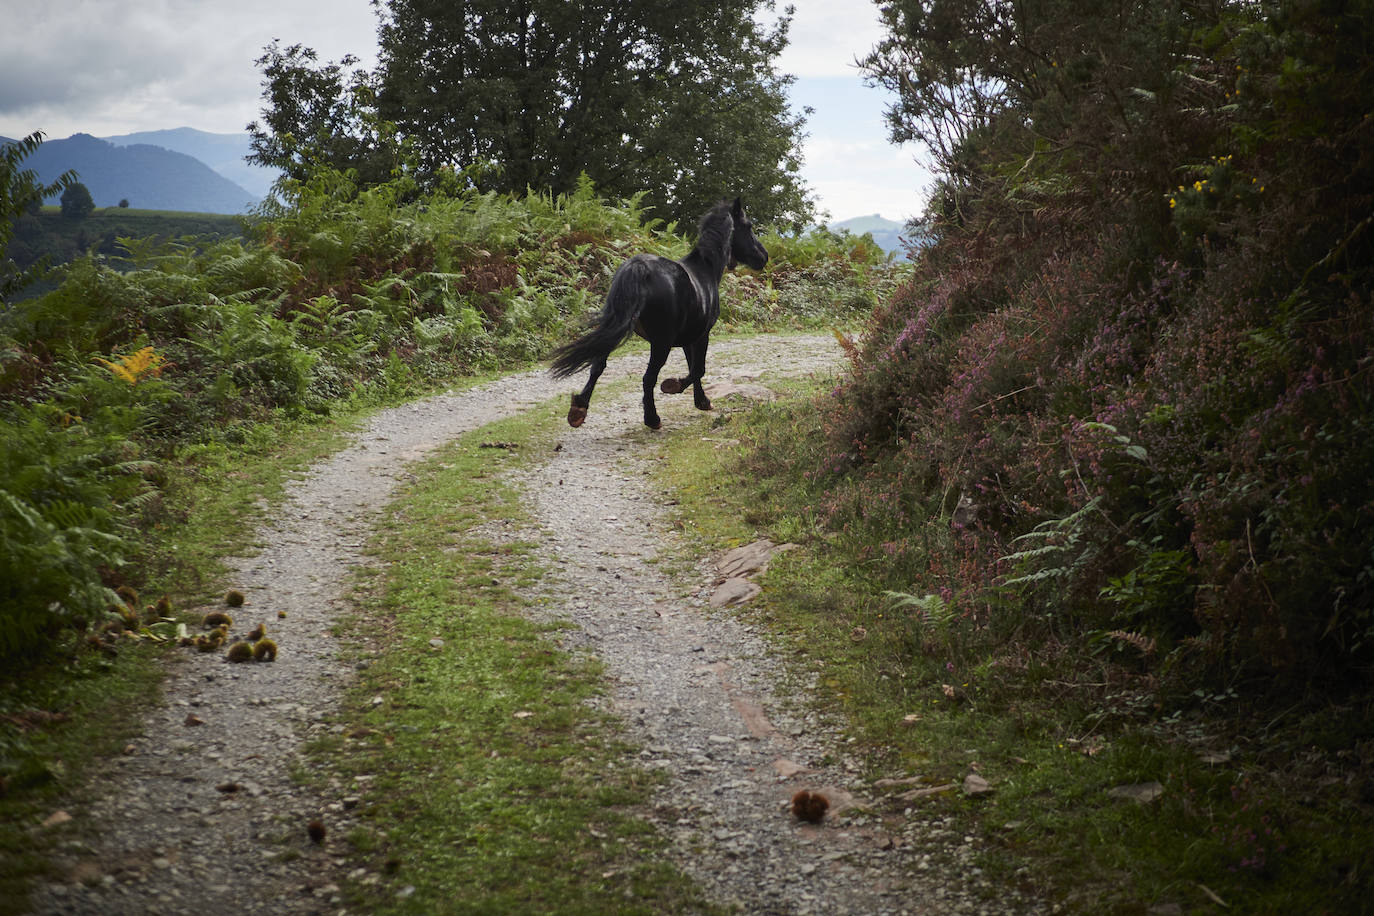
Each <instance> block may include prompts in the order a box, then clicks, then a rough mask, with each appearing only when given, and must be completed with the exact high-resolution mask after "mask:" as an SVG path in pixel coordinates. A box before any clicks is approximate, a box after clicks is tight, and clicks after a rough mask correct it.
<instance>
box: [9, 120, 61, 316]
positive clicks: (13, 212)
mask: <svg viewBox="0 0 1374 916" xmlns="http://www.w3.org/2000/svg"><path fill="white" fill-rule="evenodd" d="M42 144H43V133H42V131H35V132H33V133H31V134H29V135H28V136H27V137H25V138H24V139H22V140H19V141H18V142H15V143H6V144H4V145H3V146H0V254H4V253H5V252H6V251H8V249H9V244H10V240H11V239H13V238H14V227H15V223H17V222H18V221H19V218H20V217H21V216H23V215H24V214H25V213H27V212H29V211H30V210H36V209H37V208H38V207H40V206H42V204H43V199H44V198H45V197H48V196H49V195H52V194H56V193H57V192H58V191H60V190H63V189H65V188H68V187H71V186H72V185H74V184H75V183H76V172H73V171H66V172H63V173H62V174H61V175H60V176H58V179H57V180H56V181H54V182H52V183H51V184H43V183H42V182H41V181H39V180H38V173H36V172H34V171H33V170H32V169H20V167H19V165H20V163H22V162H23V161H24V159H25V158H26V157H28V156H30V155H32V154H33V152H34V151H35V150H37V149H38V147H40V146H41V145H42ZM47 267H48V259H47V258H41V259H40V260H39V261H38V262H37V263H35V264H31V265H29V267H28V268H27V269H24V270H20V269H19V268H18V266H16V265H15V263H14V261H13V260H11V259H8V258H7V259H5V260H4V261H3V262H0V302H4V301H5V300H6V299H8V298H9V297H10V296H12V295H14V294H15V293H17V292H19V290H21V289H23V288H24V287H25V286H28V285H29V284H30V283H32V282H33V281H34V280H37V279H38V278H39V277H40V276H41V275H42V274H43V272H44V271H45V270H47Z"/></svg>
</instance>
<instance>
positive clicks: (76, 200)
mask: <svg viewBox="0 0 1374 916" xmlns="http://www.w3.org/2000/svg"><path fill="white" fill-rule="evenodd" d="M61 204H62V215H63V216H65V217H67V218H68V219H85V218H86V217H88V216H90V215H91V213H92V211H94V210H95V200H94V199H93V198H92V197H91V191H90V189H89V188H87V187H86V186H85V185H84V184H82V183H81V182H79V181H76V182H73V183H72V184H70V185H68V186H67V188H66V189H65V190H63V192H62V199H61Z"/></svg>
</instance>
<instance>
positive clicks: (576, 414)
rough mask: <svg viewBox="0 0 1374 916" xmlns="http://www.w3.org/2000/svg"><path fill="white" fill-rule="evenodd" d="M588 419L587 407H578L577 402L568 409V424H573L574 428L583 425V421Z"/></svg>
mask: <svg viewBox="0 0 1374 916" xmlns="http://www.w3.org/2000/svg"><path fill="white" fill-rule="evenodd" d="M586 419H587V408H585V407H578V406H577V405H576V404H574V405H573V406H572V409H570V410H569V411H568V425H569V426H571V427H572V428H573V429H576V428H577V427H579V426H581V425H582V423H583V421H584V420H586Z"/></svg>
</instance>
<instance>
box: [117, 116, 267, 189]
mask: <svg viewBox="0 0 1374 916" xmlns="http://www.w3.org/2000/svg"><path fill="white" fill-rule="evenodd" d="M101 139H103V140H106V141H108V142H110V143H113V144H114V145H115V146H133V145H137V144H146V145H149V146H160V147H162V148H163V149H169V150H171V151H172V152H174V153H185V154H186V155H188V156H192V157H194V158H196V159H199V160H200V161H201V162H203V163H205V164H206V165H208V166H209V167H210V168H212V169H214V170H215V171H216V172H219V173H220V174H221V175H223V176H224V177H225V178H228V179H229V180H230V181H232V182H234V183H235V184H236V185H238V186H239V187H241V188H244V189H245V190H248V191H251V192H252V194H253V196H254V197H257V198H259V199H261V198H264V197H266V196H267V195H268V193H269V192H271V190H272V182H274V181H276V180H277V175H278V173H277V171H276V170H275V169H268V168H263V167H262V166H260V165H250V164H249V163H248V162H246V161H245V160H246V158H247V157H248V155H249V154H250V153H252V152H253V148H252V146H251V145H250V143H249V138H248V135H247V134H211V133H206V132H205V131H203V130H196V129H195V128H192V127H177V128H175V129H173V130H145V131H142V132H140V133H135V134H124V135H122V136H119V137H102V138H101Z"/></svg>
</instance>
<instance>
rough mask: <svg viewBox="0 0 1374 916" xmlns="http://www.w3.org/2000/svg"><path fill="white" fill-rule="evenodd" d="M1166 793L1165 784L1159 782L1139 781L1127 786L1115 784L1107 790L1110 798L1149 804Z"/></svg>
mask: <svg viewBox="0 0 1374 916" xmlns="http://www.w3.org/2000/svg"><path fill="white" fill-rule="evenodd" d="M1163 794H1164V786H1163V785H1161V784H1160V783H1157V782H1137V783H1132V784H1130V785H1125V786H1113V787H1112V788H1110V789H1108V790H1107V797H1108V798H1123V799H1130V800H1131V801H1134V802H1139V803H1140V804H1142V805H1147V804H1149V803H1150V802H1152V801H1154V800H1155V799H1156V798H1159V796H1161V795H1163Z"/></svg>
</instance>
